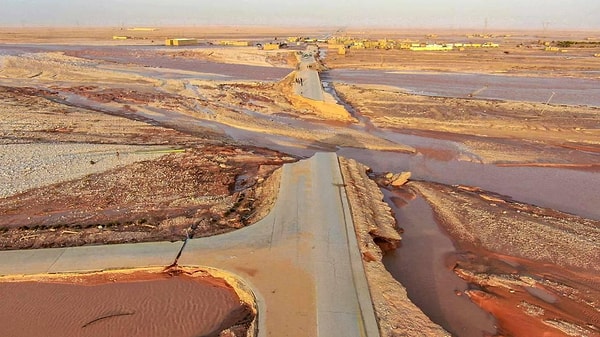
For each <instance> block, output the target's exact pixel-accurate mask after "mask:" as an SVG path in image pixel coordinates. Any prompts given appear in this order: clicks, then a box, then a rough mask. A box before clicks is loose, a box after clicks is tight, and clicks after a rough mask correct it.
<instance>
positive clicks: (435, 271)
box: [383, 190, 496, 337]
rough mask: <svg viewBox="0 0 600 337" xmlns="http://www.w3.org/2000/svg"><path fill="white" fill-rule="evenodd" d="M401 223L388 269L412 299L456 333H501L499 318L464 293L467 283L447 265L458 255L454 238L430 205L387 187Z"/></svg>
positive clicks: (477, 336)
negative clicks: (442, 227) (399, 243)
mask: <svg viewBox="0 0 600 337" xmlns="http://www.w3.org/2000/svg"><path fill="white" fill-rule="evenodd" d="M383 192H384V195H385V201H386V202H387V203H388V204H389V205H390V207H392V210H393V211H394V214H395V216H396V221H397V222H398V223H399V224H401V226H402V228H403V229H404V233H403V234H402V246H401V247H400V248H399V249H398V250H397V251H395V252H393V253H390V254H387V255H386V256H385V257H384V259H383V262H384V264H385V266H386V268H387V269H388V270H389V271H390V273H391V274H392V275H393V276H394V278H395V279H397V280H398V281H400V283H402V285H404V286H405V287H406V290H407V293H408V297H409V298H410V299H411V301H412V302H413V303H415V304H416V305H417V306H418V307H419V308H420V309H421V310H423V312H424V313H425V314H426V315H427V316H428V317H429V318H430V319H431V320H432V321H434V322H435V323H437V324H439V325H441V326H443V327H444V328H445V329H446V330H448V331H449V332H451V333H452V334H453V335H454V336H460V337H482V336H490V335H492V334H494V333H496V328H495V321H494V318H493V317H492V316H491V315H489V314H487V313H485V312H484V311H482V310H481V309H480V308H479V307H478V306H477V305H475V304H474V303H473V302H471V300H470V299H469V298H468V297H467V296H466V295H464V293H463V292H464V291H465V290H467V289H469V285H468V284H467V282H465V281H463V280H462V279H461V278H459V277H458V276H456V274H455V273H454V271H452V269H450V268H447V267H446V258H447V257H448V256H449V255H451V254H454V253H455V248H454V245H453V244H452V241H451V240H450V239H449V238H448V237H447V236H446V235H445V234H444V233H443V232H442V231H441V230H440V228H439V226H438V224H437V223H436V221H435V219H434V216H433V212H432V210H431V208H430V207H429V204H427V202H426V201H425V200H424V199H423V198H421V197H417V198H416V199H414V200H411V201H408V203H407V204H406V205H404V203H405V202H406V201H405V200H402V197H401V196H399V195H396V194H394V192H390V191H387V190H383Z"/></svg>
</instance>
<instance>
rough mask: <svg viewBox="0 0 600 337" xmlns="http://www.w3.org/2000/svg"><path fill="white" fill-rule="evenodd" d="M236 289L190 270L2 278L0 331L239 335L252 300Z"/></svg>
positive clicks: (14, 334)
mask: <svg viewBox="0 0 600 337" xmlns="http://www.w3.org/2000/svg"><path fill="white" fill-rule="evenodd" d="M237 291H240V290H236V289H234V288H233V287H232V286H231V285H230V284H229V283H228V282H227V281H225V280H224V279H221V278H217V277H214V276H212V275H211V274H210V273H208V272H206V271H202V270H195V269H191V268H187V269H183V268H179V269H176V270H173V269H171V270H167V271H163V270H162V269H140V270H115V271H106V272H101V273H91V274H72V275H69V274H53V275H33V276H14V277H7V276H5V277H0V294H1V295H0V299H1V300H2V305H1V306H0V326H1V327H2V328H0V331H2V335H3V336H7V337H19V336H23V337H25V336H38V335H44V336H106V335H110V336H133V335H143V336H190V337H192V336H230V337H231V336H246V333H247V331H248V328H249V327H250V326H251V323H252V321H253V319H254V315H255V311H254V303H246V302H245V301H244V300H247V298H244V299H242V298H243V296H244V295H245V294H242V298H240V296H239V295H238V293H237ZM246 295H247V294H246ZM41 298H43V299H44V300H40V299H41Z"/></svg>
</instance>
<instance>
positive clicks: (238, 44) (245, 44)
mask: <svg viewBox="0 0 600 337" xmlns="http://www.w3.org/2000/svg"><path fill="white" fill-rule="evenodd" d="M219 44H220V45H221V46H234V47H248V46H249V45H250V42H248V41H225V40H224V41H219Z"/></svg>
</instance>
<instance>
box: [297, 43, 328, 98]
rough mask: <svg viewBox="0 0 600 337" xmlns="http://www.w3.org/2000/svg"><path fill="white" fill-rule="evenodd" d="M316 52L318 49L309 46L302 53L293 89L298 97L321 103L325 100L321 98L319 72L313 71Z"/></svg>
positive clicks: (321, 89) (321, 90) (321, 87)
mask: <svg viewBox="0 0 600 337" xmlns="http://www.w3.org/2000/svg"><path fill="white" fill-rule="evenodd" d="M317 52H318V48H317V47H315V46H309V47H307V49H306V50H305V51H303V52H302V55H301V57H300V63H299V65H298V70H297V71H296V80H297V81H296V82H295V84H294V89H295V90H296V93H297V94H298V95H301V96H302V97H304V98H308V99H312V100H315V101H323V100H324V99H325V98H324V96H323V86H322V85H321V78H320V77H319V72H318V71H317V70H316V69H315V65H316V63H317V61H316V59H315V55H316V54H317Z"/></svg>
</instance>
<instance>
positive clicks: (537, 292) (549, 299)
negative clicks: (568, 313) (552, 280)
mask: <svg viewBox="0 0 600 337" xmlns="http://www.w3.org/2000/svg"><path fill="white" fill-rule="evenodd" d="M523 288H524V289H525V290H527V292H528V293H530V294H531V295H533V296H535V297H537V298H539V299H540V300H542V301H544V302H546V303H556V301H558V298H557V297H556V296H554V295H553V294H551V293H550V292H548V291H546V290H544V289H540V288H534V287H523Z"/></svg>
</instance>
